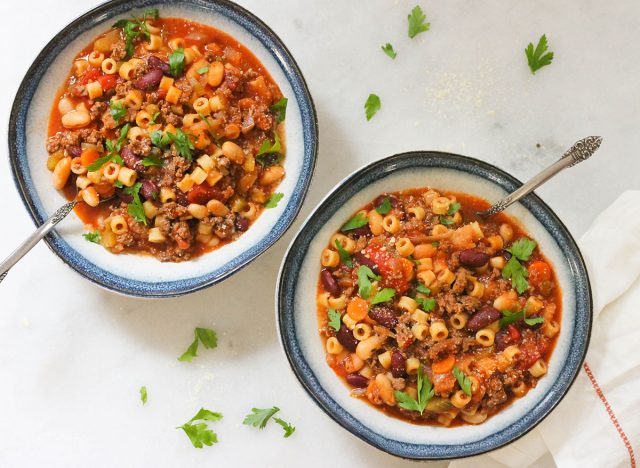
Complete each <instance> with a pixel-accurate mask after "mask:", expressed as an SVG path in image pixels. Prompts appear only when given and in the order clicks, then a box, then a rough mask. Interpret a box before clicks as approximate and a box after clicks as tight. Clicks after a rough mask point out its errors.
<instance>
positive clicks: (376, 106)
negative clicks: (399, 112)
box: [364, 94, 382, 120]
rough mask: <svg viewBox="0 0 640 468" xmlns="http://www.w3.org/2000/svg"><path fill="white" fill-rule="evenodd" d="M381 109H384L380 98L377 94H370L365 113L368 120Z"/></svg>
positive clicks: (365, 105) (365, 104)
mask: <svg viewBox="0 0 640 468" xmlns="http://www.w3.org/2000/svg"><path fill="white" fill-rule="evenodd" d="M380 107H382V103H381V102H380V98H379V97H378V96H376V95H375V94H369V97H368V98H367V100H366V102H365V103H364V113H365V115H366V117H367V120H371V118H372V117H373V116H374V115H376V113H377V112H378V111H379V110H380Z"/></svg>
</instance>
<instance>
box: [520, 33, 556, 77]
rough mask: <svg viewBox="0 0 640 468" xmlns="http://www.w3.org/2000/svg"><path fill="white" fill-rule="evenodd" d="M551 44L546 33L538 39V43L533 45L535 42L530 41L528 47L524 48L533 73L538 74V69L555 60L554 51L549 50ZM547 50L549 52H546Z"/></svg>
mask: <svg viewBox="0 0 640 468" xmlns="http://www.w3.org/2000/svg"><path fill="white" fill-rule="evenodd" d="M548 49H549V46H548V44H547V36H545V35H544V34H543V35H542V36H541V37H540V40H539V41H538V45H537V46H536V47H535V49H534V47H533V43H531V42H530V43H529V45H528V46H527V48H526V49H524V53H525V55H526V56H527V62H528V64H529V68H530V69H531V73H532V74H533V75H535V74H536V72H537V71H538V70H540V69H541V68H542V67H546V66H547V65H550V64H551V61H552V60H553V52H547V50H548ZM545 52H547V53H545Z"/></svg>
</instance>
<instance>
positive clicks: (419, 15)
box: [407, 5, 431, 39]
mask: <svg viewBox="0 0 640 468" xmlns="http://www.w3.org/2000/svg"><path fill="white" fill-rule="evenodd" d="M407 18H408V20H409V37H410V38H411V39H413V38H414V37H416V36H417V35H418V34H420V33H423V32H425V31H428V30H429V28H430V27H431V23H427V22H426V19H427V16H426V15H425V14H424V12H423V11H422V8H420V5H416V6H415V7H414V8H413V10H411V14H409V16H408V17H407Z"/></svg>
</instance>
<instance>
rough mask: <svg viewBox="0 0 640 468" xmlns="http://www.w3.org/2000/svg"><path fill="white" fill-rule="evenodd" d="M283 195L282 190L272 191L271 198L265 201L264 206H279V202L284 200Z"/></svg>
mask: <svg viewBox="0 0 640 468" xmlns="http://www.w3.org/2000/svg"><path fill="white" fill-rule="evenodd" d="M282 197H284V193H280V192H274V193H272V194H271V196H270V197H269V199H268V200H267V201H266V202H265V204H264V207H265V208H275V207H276V206H278V202H279V201H280V200H282Z"/></svg>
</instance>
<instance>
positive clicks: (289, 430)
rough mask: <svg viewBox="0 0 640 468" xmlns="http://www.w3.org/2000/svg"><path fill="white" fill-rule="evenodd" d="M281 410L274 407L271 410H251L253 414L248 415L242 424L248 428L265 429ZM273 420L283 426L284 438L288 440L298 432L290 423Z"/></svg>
mask: <svg viewBox="0 0 640 468" xmlns="http://www.w3.org/2000/svg"><path fill="white" fill-rule="evenodd" d="M278 411H280V408H278V407H277V406H272V407H271V408H251V414H248V415H247V416H246V417H245V418H244V421H242V424H246V425H247V426H253V427H257V428H259V429H264V428H265V427H266V426H267V423H268V422H269V420H270V419H271V418H272V417H273V416H274V415H275V414H276V413H277V412H278ZM273 420H274V421H275V422H276V423H277V424H279V425H280V426H282V429H284V435H283V437H284V438H285V439H286V438H287V437H289V436H290V435H291V434H293V433H294V432H295V430H296V428H295V427H294V426H292V425H291V424H289V423H288V422H286V421H284V420H282V419H280V418H275V417H274V418H273Z"/></svg>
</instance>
